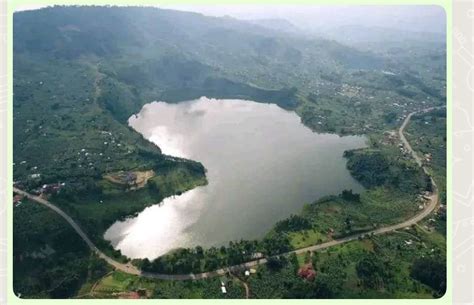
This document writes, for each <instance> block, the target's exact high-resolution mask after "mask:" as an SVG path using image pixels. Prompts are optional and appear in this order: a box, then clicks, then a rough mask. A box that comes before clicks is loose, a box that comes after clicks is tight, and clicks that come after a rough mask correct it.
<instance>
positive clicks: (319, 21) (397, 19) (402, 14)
mask: <svg viewBox="0 0 474 305" xmlns="http://www.w3.org/2000/svg"><path fill="white" fill-rule="evenodd" d="M158 7H160V8H167V9H174V10H182V11H191V12H198V13H202V14H204V15H208V16H219V17H221V16H230V17H234V18H237V19H244V20H254V19H285V20H287V21H290V22H291V23H292V24H294V25H295V26H297V27H299V28H301V29H307V30H310V31H314V32H319V31H324V30H325V29H328V28H335V27H340V26H346V25H362V26H367V27H374V26H377V27H387V28H397V29H400V30H407V31H414V32H436V33H444V32H445V27H446V18H445V13H444V10H443V9H442V8H441V7H438V6H417V5H404V6H389V5H384V6H376V5H368V6H362V5H358V6H356V5H353V6H342V5H319V6H318V5H240V4H234V5H160V6H158ZM37 8H40V6H23V7H19V8H18V9H17V11H18V10H28V9H37Z"/></svg>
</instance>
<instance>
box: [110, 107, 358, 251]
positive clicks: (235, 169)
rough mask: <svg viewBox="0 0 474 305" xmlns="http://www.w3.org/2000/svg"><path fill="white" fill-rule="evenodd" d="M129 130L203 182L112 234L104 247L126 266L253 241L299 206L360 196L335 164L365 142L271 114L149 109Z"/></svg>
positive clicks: (289, 115) (275, 110)
mask: <svg viewBox="0 0 474 305" xmlns="http://www.w3.org/2000/svg"><path fill="white" fill-rule="evenodd" d="M129 124H130V126H132V127H133V128H134V129H135V130H137V131H138V132H140V133H141V134H143V136H144V137H145V138H147V139H149V140H150V141H152V142H154V143H156V145H158V146H159V147H160V148H161V150H162V151H163V153H165V154H168V155H173V156H179V157H185V158H189V159H193V160H197V161H200V162H201V163H202V164H203V165H204V166H205V167H206V169H207V178H208V181H209V184H208V185H206V186H203V187H198V188H196V189H193V190H191V191H188V192H186V193H184V194H182V195H181V196H175V197H169V198H166V199H165V200H163V201H162V202H161V203H160V204H156V205H154V206H151V207H148V208H146V209H145V210H143V211H142V212H141V213H140V214H138V216H136V217H132V218H129V219H127V220H125V221H117V222H116V223H115V224H113V225H112V226H111V227H110V228H109V229H108V230H107V232H106V233H105V238H106V239H107V240H110V241H111V243H112V245H113V246H114V247H115V248H116V249H120V250H121V251H122V253H123V254H124V255H126V256H128V257H130V258H145V257H147V258H150V259H153V258H156V257H158V256H160V255H162V254H165V253H166V252H168V251H169V250H172V249H174V248H177V247H194V246H197V245H201V246H203V247H209V246H220V245H223V244H227V243H228V242H229V241H231V240H238V239H255V238H259V237H261V236H262V235H263V234H264V233H265V232H267V231H268V230H269V229H271V227H272V226H273V225H274V224H275V223H276V222H277V221H278V220H281V219H284V218H286V217H288V216H289V215H291V214H295V213H299V212H300V211H301V209H302V207H303V205H304V204H305V203H310V202H312V201H314V200H316V199H318V198H320V197H322V196H324V195H329V194H338V193H340V192H341V191H342V190H343V189H353V190H354V191H356V192H360V191H361V190H362V187H361V186H360V185H359V184H358V183H357V182H356V181H355V180H354V179H353V178H352V177H351V176H350V174H349V172H348V171H347V169H346V166H345V164H346V160H345V159H344V158H343V156H342V155H343V152H344V151H345V150H348V149H354V148H361V147H365V146H366V144H365V142H366V139H365V138H364V137H359V136H347V137H340V136H338V135H334V134H318V133H313V132H312V131H311V130H310V129H309V128H307V127H305V126H304V125H303V124H302V123H301V122H300V118H299V117H298V116H297V115H296V114H295V113H294V112H290V111H286V110H283V109H281V108H279V107H278V106H276V105H273V104H262V103H255V102H251V101H242V100H216V99H208V98H200V99H198V100H194V101H188V102H182V103H179V104H167V103H164V102H153V103H150V104H147V105H145V106H144V107H143V109H142V110H141V111H140V113H138V114H137V115H136V116H132V117H131V118H130V119H129Z"/></svg>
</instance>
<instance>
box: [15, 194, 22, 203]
mask: <svg viewBox="0 0 474 305" xmlns="http://www.w3.org/2000/svg"><path fill="white" fill-rule="evenodd" d="M23 197H24V196H23V195H20V194H17V195H15V196H13V204H17V203H21V201H22V200H23Z"/></svg>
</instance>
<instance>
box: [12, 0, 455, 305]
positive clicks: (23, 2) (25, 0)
mask: <svg viewBox="0 0 474 305" xmlns="http://www.w3.org/2000/svg"><path fill="white" fill-rule="evenodd" d="M111 2H112V1H111V0H109V1H107V0H95V1H94V0H57V1H55V0H38V1H34V0H10V1H9V2H7V11H8V12H7V36H8V39H7V46H8V47H7V71H8V75H10V77H9V78H8V84H7V86H8V93H7V131H8V134H7V164H8V174H7V181H8V185H7V187H6V190H7V194H12V193H13V188H12V187H13V186H12V181H13V180H12V179H13V77H12V75H13V60H12V59H13V47H12V46H13V12H14V11H15V7H26V6H31V7H33V6H48V5H55V4H58V5H59V4H61V5H111ZM166 4H168V5H170V4H173V5H177V4H183V5H184V4H186V5H242V4H246V5H249V4H252V5H436V6H440V7H442V8H443V9H444V10H445V14H446V35H447V37H446V43H447V53H446V57H447V58H446V64H447V70H446V73H447V75H446V76H447V78H446V79H447V86H446V90H447V94H446V97H447V101H446V103H447V126H446V128H447V135H448V137H447V168H446V170H447V173H446V183H447V185H446V190H447V209H448V217H447V235H446V236H447V240H446V243H447V244H446V246H447V257H446V260H447V262H446V266H447V291H446V294H445V295H444V296H443V297H442V298H439V299H421V300H418V299H384V300H380V299H369V300H366V299H337V300H321V299H317V300H315V299H308V300H278V299H275V300H161V299H160V300H155V299H149V300H139V301H138V302H139V303H143V304H156V303H157V302H159V303H162V304H182V303H188V304H208V303H211V302H226V303H228V304H238V303H243V302H245V303H247V304H256V303H259V304H270V302H271V303H272V304H277V303H278V304H287V303H311V302H318V304H364V305H372V304H374V305H376V304H380V303H381V302H383V303H384V304H397V305H399V304H403V305H408V304H415V305H417V304H433V305H438V304H452V302H453V295H452V290H453V287H452V282H453V281H452V266H453V261H452V235H451V234H452V224H453V223H452V221H453V219H452V218H453V217H452V213H453V206H452V203H453V200H452V197H453V196H452V156H453V155H452V131H453V129H452V123H453V120H452V114H453V113H452V1H451V0H415V1H413V0H333V1H331V0H273V1H272V0H240V1H236V0H221V1H217V0H162V1H157V0H115V1H113V2H112V5H142V6H146V5H148V6H151V5H166ZM6 205H7V237H8V244H7V253H8V257H7V301H8V304H40V305H41V304H52V303H55V304H63V303H65V302H68V303H69V302H73V303H76V304H92V305H94V304H116V303H117V302H119V303H123V304H131V303H132V302H134V301H133V300H115V299H109V300H99V299H87V300H79V299H68V300H53V299H42V300H31V299H20V298H18V297H16V295H15V294H14V293H13V221H12V219H13V217H12V216H13V205H12V204H10V202H7V203H6ZM135 302H136V300H135Z"/></svg>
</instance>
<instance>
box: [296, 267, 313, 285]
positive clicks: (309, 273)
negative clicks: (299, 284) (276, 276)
mask: <svg viewBox="0 0 474 305" xmlns="http://www.w3.org/2000/svg"><path fill="white" fill-rule="evenodd" d="M298 276H299V277H301V278H303V279H305V280H308V281H313V280H314V279H315V277H316V271H315V270H314V269H313V265H312V264H306V265H304V266H302V267H301V268H300V269H299V270H298Z"/></svg>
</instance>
